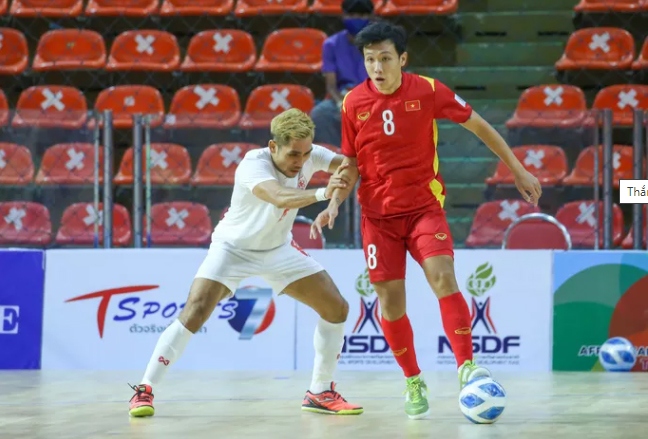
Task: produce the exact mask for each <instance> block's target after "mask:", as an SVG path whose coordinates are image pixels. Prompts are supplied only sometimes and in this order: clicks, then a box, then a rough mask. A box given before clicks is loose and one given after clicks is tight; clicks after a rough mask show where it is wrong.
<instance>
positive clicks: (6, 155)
mask: <svg viewBox="0 0 648 439" xmlns="http://www.w3.org/2000/svg"><path fill="white" fill-rule="evenodd" d="M33 179H34V162H33V160H32V155H31V152H29V149H28V148H27V147H26V146H22V145H17V144H15V143H6V142H0V185H25V184H29V183H31V182H32V180H33Z"/></svg>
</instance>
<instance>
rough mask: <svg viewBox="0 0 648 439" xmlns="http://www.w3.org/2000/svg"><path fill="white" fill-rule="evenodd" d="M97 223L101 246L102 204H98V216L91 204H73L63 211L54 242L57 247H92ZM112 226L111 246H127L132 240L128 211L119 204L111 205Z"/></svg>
mask: <svg viewBox="0 0 648 439" xmlns="http://www.w3.org/2000/svg"><path fill="white" fill-rule="evenodd" d="M97 221H98V222H99V227H98V228H97V234H98V240H97V241H98V243H99V244H103V203H99V212H98V214H97V210H96V209H95V206H94V204H93V203H74V204H72V205H70V206H68V207H67V208H66V209H65V211H63V216H62V217H61V226H60V227H59V229H58V232H57V233H56V238H54V242H56V243H57V244H59V245H80V246H81V245H92V244H93V243H94V240H95V236H94V227H95V223H96V222H97ZM112 225H113V227H112V228H113V233H112V244H113V246H116V247H123V246H126V245H129V244H130V243H131V239H132V232H131V219H130V214H129V213H128V210H127V209H126V208H125V207H124V206H122V205H121V204H114V205H113V215H112Z"/></svg>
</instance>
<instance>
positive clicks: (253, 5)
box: [234, 0, 308, 17]
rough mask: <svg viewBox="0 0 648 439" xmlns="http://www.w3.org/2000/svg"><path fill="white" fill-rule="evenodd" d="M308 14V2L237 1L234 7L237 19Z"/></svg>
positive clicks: (290, 0)
mask: <svg viewBox="0 0 648 439" xmlns="http://www.w3.org/2000/svg"><path fill="white" fill-rule="evenodd" d="M307 12H308V0H284V1H280V2H279V1H277V2H275V1H273V0H237V1H236V6H235V7H234V15H235V16H236V17H252V16H255V15H283V14H289V13H293V14H305V13H307Z"/></svg>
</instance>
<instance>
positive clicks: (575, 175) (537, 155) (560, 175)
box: [486, 145, 634, 188]
mask: <svg viewBox="0 0 648 439" xmlns="http://www.w3.org/2000/svg"><path fill="white" fill-rule="evenodd" d="M512 149H513V153H514V154H515V156H516V157H517V158H518V159H519V160H520V162H521V163H522V164H523V165H524V167H525V168H526V169H527V170H528V171H529V172H531V173H533V175H535V176H536V177H537V178H538V180H539V181H540V184H541V185H542V186H543V187H549V186H558V185H562V186H592V185H593V184H594V158H595V154H596V152H598V164H599V173H598V174H599V177H598V178H599V183H600V184H602V182H603V171H602V168H603V163H604V160H603V147H602V146H599V147H598V148H597V147H595V146H589V147H587V148H585V149H583V150H582V151H581V152H580V153H579V155H578V157H577V159H576V163H575V164H574V167H573V169H572V170H571V172H570V171H569V168H568V165H567V157H566V155H565V151H564V149H563V148H561V147H559V146H554V145H525V146H516V147H514V148H512ZM633 156H634V154H633V147H632V146H627V145H613V151H612V167H613V185H614V187H615V188H618V187H619V180H626V179H629V180H631V179H633V178H634V177H633ZM486 184H489V185H513V184H515V179H514V177H513V174H511V172H510V171H509V169H508V167H507V166H506V165H505V164H504V163H503V162H501V161H500V162H499V163H498V165H497V168H496V169H495V172H494V174H493V175H492V176H491V177H489V178H487V179H486Z"/></svg>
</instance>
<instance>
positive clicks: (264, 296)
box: [0, 249, 648, 372]
mask: <svg viewBox="0 0 648 439" xmlns="http://www.w3.org/2000/svg"><path fill="white" fill-rule="evenodd" d="M310 254H311V255H312V256H313V257H314V258H316V259H317V260H318V261H320V262H321V263H322V264H323V265H324V267H325V268H326V269H327V270H328V271H329V273H330V274H331V276H332V277H333V279H334V280H335V282H336V283H337V285H338V287H339V288H340V291H341V293H342V294H343V295H344V297H345V298H346V299H347V300H348V302H349V308H350V311H349V318H348V320H347V324H346V334H345V344H344V348H343V352H342V355H341V357H340V363H339V368H340V370H394V371H397V370H398V366H397V365H396V363H395V361H394V359H393V356H392V354H391V353H390V351H389V349H388V347H387V344H386V342H385V339H384V337H383V334H382V331H381V328H380V324H379V317H378V316H379V314H380V313H379V310H378V305H377V298H376V295H375V293H374V292H373V290H372V288H371V285H370V283H369V281H368V276H367V272H366V268H365V263H364V257H363V254H362V251H361V250H311V251H310ZM203 256H204V250H200V249H101V250H94V249H91V250H90V249H89V250H85V249H73V250H67V249H66V250H61V249H56V250H47V251H31V250H22V249H21V250H6V251H5V250H3V251H0V274H1V277H2V284H1V287H0V369H44V370H75V369H78V370H120V369H121V370H125V369H130V370H132V369H136V370H138V369H143V368H144V367H145V366H146V364H147V362H148V359H149V356H150V354H151V352H152V349H153V347H154V345H155V343H156V341H157V338H158V337H159V334H160V333H161V332H162V331H163V330H164V328H165V327H166V326H167V325H168V324H169V323H170V322H171V321H172V320H173V319H174V318H176V317H177V316H178V314H179V312H180V310H181V308H182V306H183V304H184V301H185V300H186V297H187V292H188V289H189V286H190V284H191V280H192V279H193V276H194V274H195V272H196V270H197V268H198V266H199V264H200V262H201V261H202V258H203ZM456 267H457V278H458V281H459V285H460V288H461V289H462V292H463V294H464V295H465V297H466V300H467V301H468V304H469V307H470V309H471V313H472V316H473V343H474V348H475V352H476V356H477V359H478V361H480V362H481V363H482V364H485V365H487V366H488V367H489V368H491V369H492V370H494V371H498V370H500V371H521V372H531V371H549V370H552V369H553V370H601V368H600V365H599V364H598V358H597V353H598V346H599V345H600V344H601V343H603V342H604V341H605V340H606V339H607V338H609V337H611V336H617V335H620V336H624V337H627V338H629V339H630V340H631V341H633V343H634V344H635V346H637V347H638V349H639V361H637V365H636V366H635V370H637V371H640V370H641V371H645V370H646V369H648V355H646V354H647V352H646V351H647V349H646V347H645V346H646V345H648V330H646V324H645V322H646V316H647V315H648V295H646V294H645V291H646V289H647V288H648V257H646V254H645V253H644V252H619V251H613V252H606V251H592V252H590V251H571V252H553V251H515V250H506V251H501V250H457V251H456ZM407 276H408V277H407V290H408V314H409V316H410V319H411V321H412V324H413V326H414V331H415V336H416V338H415V344H416V347H417V354H418V358H419V362H420V365H421V368H422V369H423V370H452V369H454V367H455V366H454V358H453V356H452V352H451V350H450V348H449V344H448V343H447V340H446V339H445V336H444V333H443V328H442V325H441V320H440V316H439V309H438V302H437V301H436V300H434V299H433V296H432V294H431V292H430V290H429V287H428V286H427V282H426V281H425V277H424V276H423V273H422V271H421V270H420V269H419V268H418V266H417V264H416V263H415V262H414V261H413V260H412V259H408V266H407ZM317 319H318V316H317V315H316V314H315V313H314V312H313V311H312V310H310V309H309V308H307V307H305V306H302V305H301V304H298V303H296V302H295V301H294V300H292V299H291V298H289V297H284V296H277V295H276V294H273V293H272V291H271V290H270V289H269V288H268V286H267V285H266V284H265V283H264V282H263V280H262V279H259V278H251V279H248V280H246V281H245V282H244V283H243V284H241V286H240V289H239V290H238V291H237V294H236V297H235V298H231V299H229V300H227V301H224V302H222V303H221V304H219V306H218V308H217V309H216V311H215V312H214V314H213V316H212V318H211V319H210V320H209V321H208V322H207V323H206V324H205V326H204V327H203V328H202V329H201V330H200V331H199V332H198V333H197V334H196V335H195V336H194V337H193V338H192V340H191V342H190V344H189V345H188V347H187V349H186V351H185V353H184V355H183V356H182V357H181V359H180V360H179V361H178V362H177V363H176V364H175V365H174V368H177V369H213V370H291V369H296V370H308V369H310V368H311V366H312V361H313V347H312V337H313V329H314V327H315V324H316V322H317Z"/></svg>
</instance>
